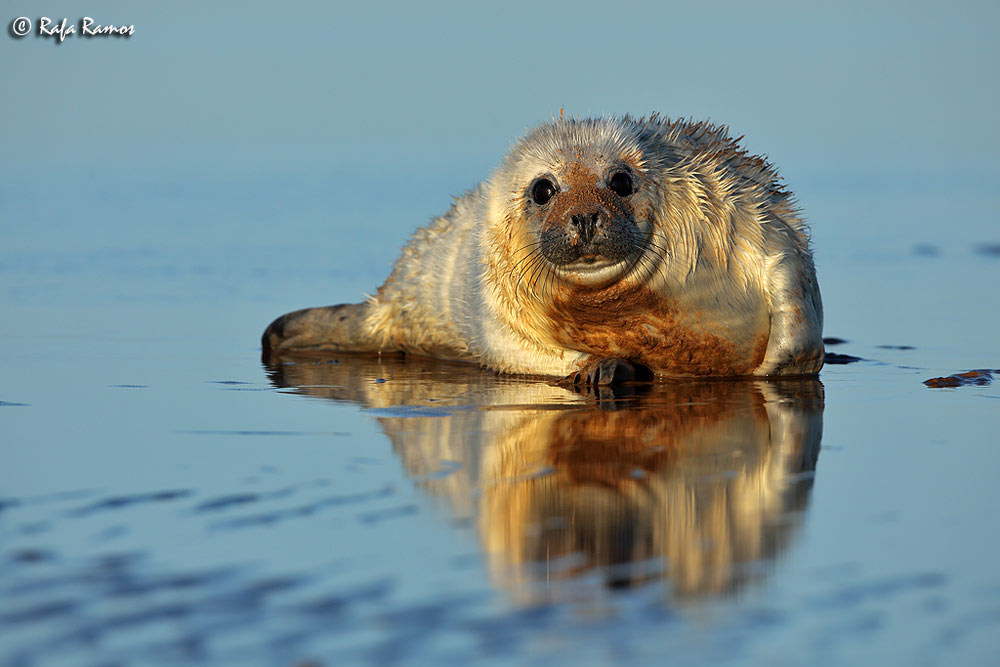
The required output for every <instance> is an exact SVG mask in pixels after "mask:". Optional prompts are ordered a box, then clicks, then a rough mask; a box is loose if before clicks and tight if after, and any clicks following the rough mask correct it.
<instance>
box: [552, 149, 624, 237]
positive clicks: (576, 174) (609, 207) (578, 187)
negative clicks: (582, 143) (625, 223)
mask: <svg viewBox="0 0 1000 667" xmlns="http://www.w3.org/2000/svg"><path fill="white" fill-rule="evenodd" d="M562 180H563V183H564V184H565V185H566V186H568V187H566V188H565V189H564V190H563V191H561V192H559V194H557V195H556V196H555V197H554V198H553V200H552V207H551V209H550V210H549V212H548V213H547V214H546V216H545V223H544V226H545V227H552V226H557V227H563V226H565V225H567V224H568V223H569V221H570V219H571V217H572V215H573V213H574V212H575V211H577V210H582V209H591V208H593V207H595V206H596V207H599V208H603V209H604V210H605V211H607V212H608V213H609V214H611V215H612V216H619V217H622V218H627V219H630V220H631V219H632V207H631V206H629V204H628V202H626V201H625V200H624V199H623V198H622V197H619V196H618V195H617V194H615V193H614V192H613V191H612V190H611V189H610V188H607V187H602V186H601V183H600V181H599V178H598V176H597V174H595V173H594V172H592V171H590V170H589V169H586V168H584V167H582V166H581V165H580V163H578V162H575V163H573V165H572V166H571V167H570V168H569V171H567V172H566V176H565V177H564V178H563V179H562Z"/></svg>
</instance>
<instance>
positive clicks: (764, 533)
mask: <svg viewBox="0 0 1000 667" xmlns="http://www.w3.org/2000/svg"><path fill="white" fill-rule="evenodd" d="M268 372H269V376H270V378H271V381H272V383H273V384H274V385H275V386H279V387H287V388H291V389H292V390H293V391H294V392H295V393H302V394H307V395H311V396H321V397H327V398H331V399H335V400H338V401H350V402H357V403H360V404H361V405H363V406H364V407H366V408H368V409H369V410H370V411H371V412H373V413H374V414H375V415H376V416H377V417H378V418H379V421H380V422H381V424H382V426H383V428H384V429H385V432H386V434H387V435H388V436H389V437H390V438H391V440H392V444H393V447H394V449H395V451H396V452H397V453H398V454H399V456H400V458H401V459H402V462H403V464H404V466H405V468H406V470H407V473H408V474H409V475H411V476H412V477H413V478H414V479H416V480H417V481H418V482H419V483H420V484H421V486H423V487H424V488H426V489H427V490H428V491H429V492H430V493H432V494H433V495H435V496H439V497H442V498H444V499H445V500H446V501H447V504H448V506H449V507H450V509H451V510H452V511H453V512H455V513H456V514H457V515H458V516H460V517H467V518H469V519H471V520H473V521H474V522H475V523H476V525H477V526H478V528H479V533H480V538H481V541H482V544H483V548H484V550H485V551H486V553H487V557H488V559H489V565H490V570H491V572H492V575H493V577H494V579H495V581H496V582H497V583H498V584H499V585H500V586H501V587H503V588H504V589H506V590H507V591H508V592H510V593H511V594H512V595H514V596H515V597H516V598H518V599H520V600H523V601H525V602H532V601H547V600H553V599H560V598H562V597H564V596H566V595H571V596H573V597H575V596H576V595H578V594H579V592H580V591H579V588H580V586H584V587H587V586H593V585H594V582H599V584H600V585H601V586H602V587H603V586H607V587H611V588H617V587H627V586H631V585H635V584H638V583H642V582H645V581H648V580H651V579H657V578H665V579H666V580H667V581H668V582H669V588H670V590H671V591H672V594H673V596H674V597H675V599H677V598H691V597H701V596H706V595H707V596H712V595H720V594H727V593H732V592H734V591H736V590H738V589H739V588H741V587H742V586H743V585H745V584H746V583H748V582H750V581H753V580H754V579H757V578H759V577H762V576H763V574H764V572H766V570H767V569H769V568H768V567H767V566H768V565H769V564H770V563H772V562H773V561H774V560H775V559H777V558H778V557H779V556H780V554H781V553H782V552H783V550H784V549H785V548H786V546H787V545H788V543H789V540H790V538H791V537H792V535H793V534H794V532H795V530H796V528H797V527H798V525H799V524H800V522H801V518H802V510H803V509H804V508H805V506H806V503H807V500H808V495H809V490H810V488H811V486H812V479H813V471H814V470H815V466H816V460H817V456H818V453H819V447H820V439H821V436H822V414H823V387H822V385H821V384H820V382H819V381H818V380H815V379H797V380H792V379H785V380H779V381H765V380H736V381H719V380H712V381H706V380H674V381H671V382H663V383H657V384H654V385H651V386H637V387H635V388H632V389H629V388H626V392H627V393H631V394H632V395H631V396H623V395H622V393H621V392H618V394H617V395H612V394H611V393H610V392H605V393H602V394H601V395H599V396H583V395H579V394H576V393H574V392H572V391H569V390H567V389H564V388H561V387H558V386H553V385H550V384H548V383H545V382H532V381H526V380H518V379H512V378H502V377H500V378H498V377H497V376H495V375H493V374H492V373H489V372H484V371H479V370H478V369H475V368H469V367H467V366H459V365H453V364H448V363H445V362H437V361H425V360H419V359H412V358H410V359H407V360H406V361H405V362H404V361H402V360H401V359H398V358H395V357H393V358H383V359H381V360H378V359H370V358H367V359H366V358H359V357H349V356H338V357H335V358H329V359H326V360H319V361H317V360H316V358H315V357H314V358H311V359H306V358H302V357H299V358H298V359H296V360H295V361H290V360H289V359H288V358H287V357H286V358H285V359H283V360H274V361H273V362H272V364H271V365H270V367H269V369H268ZM380 380H384V382H382V381H380Z"/></svg>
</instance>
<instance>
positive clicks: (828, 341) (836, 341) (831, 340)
mask: <svg viewBox="0 0 1000 667" xmlns="http://www.w3.org/2000/svg"><path fill="white" fill-rule="evenodd" d="M849 342H850V341H848V340H845V339H843V338H837V337H836V336H830V337H828V338H824V339H823V345H843V344H844V343H849Z"/></svg>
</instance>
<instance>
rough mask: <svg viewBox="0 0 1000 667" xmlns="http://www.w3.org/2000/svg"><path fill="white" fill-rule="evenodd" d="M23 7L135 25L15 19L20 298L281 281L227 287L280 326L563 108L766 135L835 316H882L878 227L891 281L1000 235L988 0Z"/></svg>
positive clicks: (9, 192)
mask: <svg viewBox="0 0 1000 667" xmlns="http://www.w3.org/2000/svg"><path fill="white" fill-rule="evenodd" d="M4 11H5V13H4V16H3V20H4V21H5V23H6V24H7V25H9V23H10V21H12V20H13V19H14V18H16V17H18V16H22V15H23V16H27V17H29V18H31V19H32V21H33V22H35V23H37V18H38V16H39V15H41V14H40V12H42V11H44V12H45V15H47V16H49V17H50V18H53V19H54V20H56V21H58V20H59V19H61V18H62V17H67V18H68V19H69V23H73V22H74V21H78V20H79V18H80V17H81V16H84V15H86V16H92V17H93V18H94V19H95V21H96V22H98V23H105V24H106V23H111V24H115V25H129V24H131V25H134V26H135V34H134V35H133V36H132V37H130V38H129V39H121V38H115V37H103V38H91V39H84V38H81V36H80V35H71V36H69V37H68V38H67V39H66V40H65V41H64V42H62V43H58V41H57V40H56V39H55V38H46V39H42V38H39V37H37V36H36V35H35V34H32V35H30V36H28V37H25V38H22V39H13V38H12V37H11V36H10V35H9V34H8V35H6V36H5V38H4V39H0V58H2V61H3V63H4V67H3V68H2V71H0V81H2V86H3V90H4V94H3V96H2V99H0V119H2V120H3V123H2V130H0V132H2V136H3V149H2V150H3V156H4V159H3V161H2V164H0V221H2V224H3V238H4V243H3V244H2V248H0V289H2V290H3V291H4V293H5V297H6V299H7V303H8V307H28V306H32V305H37V304H39V303H40V302H42V301H45V300H55V301H80V300H82V299H89V300H98V301H101V300H105V299H135V300H139V301H140V302H141V303H143V304H147V303H150V300H155V299H159V300H166V301H174V300H177V301H184V302H189V301H190V300H191V299H197V300H206V299H207V300H212V301H214V302H216V303H217V304H218V305H220V307H226V306H225V305H224V304H222V303H221V302H226V301H232V300H233V299H232V297H233V296H236V295H238V296H239V297H240V300H243V301H247V302H260V301H268V302H269V303H268V304H267V305H266V306H261V311H260V313H259V314H258V313H253V314H250V313H243V312H240V313H236V312H233V313H230V315H232V316H235V317H238V318H241V317H243V316H246V317H248V318H252V320H253V324H254V326H255V327H257V328H259V326H262V325H263V324H266V322H263V320H264V319H268V317H270V315H271V309H272V305H278V304H285V305H287V306H288V308H291V307H293V306H296V307H297V306H304V305H314V304H317V303H327V302H336V301H342V300H356V299H357V298H358V297H359V296H360V294H359V292H360V290H369V291H370V290H371V289H374V288H375V287H376V286H377V284H378V283H379V281H380V280H381V279H382V278H383V277H384V276H385V275H386V274H387V272H388V270H389V267H390V265H391V262H392V261H393V260H394V259H395V257H396V255H397V253H398V251H399V248H400V247H401V245H402V244H403V243H404V241H405V239H406V238H407V236H408V235H409V234H410V233H411V232H412V230H413V229H415V228H416V227H417V226H419V225H422V224H424V223H425V222H426V221H427V220H429V219H430V218H431V217H432V216H434V215H438V214H441V213H443V212H444V211H445V210H447V207H448V206H449V205H450V201H451V200H450V197H451V196H453V195H458V194H461V193H462V192H464V191H465V190H466V189H468V188H470V187H471V186H472V185H474V184H475V183H476V182H478V181H479V180H481V179H483V178H485V177H486V176H488V174H489V173H490V170H491V169H492V168H493V167H494V166H496V165H497V164H498V163H499V161H500V158H501V157H502V155H503V153H504V151H505V150H506V148H507V147H508V146H509V145H510V143H511V142H512V141H513V140H514V139H515V138H516V137H517V136H518V135H520V134H521V133H522V132H523V131H525V130H526V129H528V128H530V127H532V126H534V125H535V124H537V123H539V122H542V121H544V120H546V119H548V118H550V117H551V116H553V115H558V114H559V113H560V110H561V109H565V113H567V114H570V115H580V116H590V115H604V114H607V115H619V114H624V113H631V114H634V115H645V114H648V113H649V112H652V111H658V112H661V113H663V114H665V115H668V116H672V117H691V118H695V119H702V118H710V119H712V120H714V121H716V122H720V123H724V124H728V125H729V126H730V127H731V129H732V132H733V134H734V135H735V136H739V135H744V136H745V140H744V142H745V144H746V146H747V148H749V150H751V151H752V152H755V153H760V154H765V155H767V156H768V157H769V158H770V159H771V160H772V161H773V162H774V163H775V164H777V165H778V167H779V168H780V171H781V173H782V175H783V176H784V178H785V180H786V182H787V183H788V185H789V186H790V188H791V189H792V191H793V192H795V193H796V194H797V196H798V198H799V200H800V202H801V204H802V206H803V208H804V212H805V215H806V217H807V219H808V220H809V221H810V223H811V224H812V226H813V230H814V238H815V246H816V250H817V261H818V265H819V270H820V279H821V283H822V286H823V290H824V296H825V297H826V302H827V311H828V313H827V322H828V330H830V331H832V332H834V333H835V334H839V335H843V334H845V333H851V332H852V331H856V330H858V329H859V328H861V326H862V323H864V326H865V327H866V328H867V327H871V326H872V325H873V321H874V323H875V326H882V325H880V324H878V322H881V321H882V320H884V319H885V312H884V309H882V308H875V309H871V308H869V307H866V306H865V305H864V304H860V303H857V302H856V301H855V300H852V295H853V294H856V293H857V291H858V289H859V288H862V287H864V288H865V289H869V290H880V289H881V288H882V287H883V286H882V285H881V283H882V281H881V280H879V281H877V282H878V283H880V284H870V282H871V281H870V280H867V279H866V281H865V282H864V283H859V282H858V281H857V279H856V275H857V272H856V271H854V270H852V269H851V267H850V262H851V261H852V260H853V259H857V257H858V256H859V255H861V254H867V255H870V256H879V257H881V258H882V259H883V260H884V267H885V269H884V273H885V275H884V279H885V285H884V288H885V290H886V291H885V292H880V294H883V295H884V296H885V298H886V299H888V298H889V297H890V295H891V294H894V293H896V292H897V291H898V290H899V289H900V288H901V287H905V286H906V285H907V284H909V280H908V279H907V280H904V281H903V282H899V281H898V279H897V278H898V271H896V270H895V269H894V268H893V263H894V262H895V261H896V258H898V256H899V255H900V254H904V255H908V254H910V253H912V252H917V253H918V254H921V255H922V256H928V257H929V256H937V255H941V254H948V253H950V254H952V255H956V254H957V255H958V256H961V257H962V258H969V257H974V256H975V253H976V251H975V249H976V248H979V247H980V246H982V245H984V244H985V245H989V244H994V243H997V242H1000V232H998V231H997V224H996V222H997V221H996V211H997V204H998V203H1000V190H998V188H997V186H996V183H997V182H998V179H1000V168H998V167H997V161H996V159H995V156H996V155H997V153H998V151H1000V129H998V125H997V123H996V121H995V115H996V109H997V106H998V101H1000V99H998V98H1000V86H997V84H996V70H997V66H998V46H997V44H998V42H997V39H996V34H997V28H998V25H1000V23H998V20H997V19H998V16H1000V6H998V5H997V4H996V3H993V2H986V1H984V2H959V3H949V4H948V5H944V4H940V3H930V2H881V3H867V2H846V3H837V4H836V5H835V6H822V7H819V6H806V5H803V4H802V3H793V2H788V3H773V2H763V3H712V4H711V5H691V4H690V3H688V4H680V3H678V4H676V5H672V4H670V3H646V2H630V3H628V4H626V5H623V6H612V5H610V4H608V3H593V2H572V3H535V2H533V3H520V2H514V3H507V2H505V3H501V4H497V5H494V6H489V5H488V4H483V3H479V5H478V6H471V5H469V4H468V3H440V2H429V3H392V2H389V3H378V4H376V5H361V4H356V3H323V2H311V3H294V4H292V5H289V6H288V7H287V8H285V7H282V8H278V7H276V6H275V5H274V4H273V3H256V2H240V3H212V4H210V5H203V4H199V3H188V4H184V3H181V4H170V5H169V6H162V7H160V6H151V5H136V4H135V3H112V2H101V1H97V0H95V2H93V3H88V4H86V5H80V4H79V3H75V2H50V3H46V4H45V5H44V6H42V5H37V4H34V3H21V4H18V3H5V5H4ZM8 14H9V16H7V15H8ZM78 15H79V16H78ZM12 272H15V273H12ZM24 275H32V276H35V278H34V279H33V280H31V281H30V282H29V283H28V284H25V282H24V281H23V280H21V279H20V278H19V276H24ZM255 276H256V277H258V278H259V277H261V276H264V277H265V279H264V280H254V279H253V278H254V277H255ZM284 280H288V281H290V282H288V283H287V284H284V283H283V281H284ZM272 300H273V301H272ZM875 301H876V303H878V300H875ZM933 302H934V306H935V307H940V308H945V309H947V308H949V307H950V303H951V301H950V300H949V299H941V298H939V297H936V296H935V297H934V298H933ZM942 302H943V303H942ZM879 305H880V306H881V304H879ZM962 305H963V306H968V305H969V304H968V303H965V302H963V303H962ZM956 307H958V306H956ZM943 315H947V313H943ZM229 319H231V318H229ZM8 321H9V320H8ZM249 324H250V321H249V320H247V321H243V320H240V325H239V326H240V330H242V328H243V327H244V326H247V325H249ZM903 324H904V325H905V326H908V327H910V328H912V327H913V326H915V325H917V324H918V322H912V321H911V322H905V323H903ZM924 324H926V323H924ZM0 326H3V325H0ZM944 331H945V330H934V331H933V332H931V333H932V334H933V335H938V334H940V333H943V332H944ZM234 333H235V330H234ZM892 333H893V332H892V331H891V330H890V331H887V332H886V334H887V335H890V336H891V335H892Z"/></svg>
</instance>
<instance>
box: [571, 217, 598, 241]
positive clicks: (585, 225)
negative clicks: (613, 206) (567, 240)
mask: <svg viewBox="0 0 1000 667" xmlns="http://www.w3.org/2000/svg"><path fill="white" fill-rule="evenodd" d="M598 215H599V213H598V212H597V211H593V212H588V213H577V214H575V215H573V216H571V217H570V223H571V224H572V225H573V228H574V229H575V230H576V233H577V234H579V236H580V240H581V241H583V242H584V243H590V241H591V239H593V238H594V233H595V232H596V230H597V217H598Z"/></svg>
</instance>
